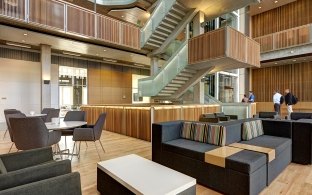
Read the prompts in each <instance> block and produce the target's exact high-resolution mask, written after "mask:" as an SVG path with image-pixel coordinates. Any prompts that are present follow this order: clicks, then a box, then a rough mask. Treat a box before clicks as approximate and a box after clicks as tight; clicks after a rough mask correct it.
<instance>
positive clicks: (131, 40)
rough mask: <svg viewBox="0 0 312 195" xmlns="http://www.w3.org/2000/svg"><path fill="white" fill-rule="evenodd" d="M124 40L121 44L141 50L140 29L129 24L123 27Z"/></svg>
mask: <svg viewBox="0 0 312 195" xmlns="http://www.w3.org/2000/svg"><path fill="white" fill-rule="evenodd" d="M120 30H121V32H122V35H121V37H122V39H121V42H120V44H121V45H125V46H131V47H133V48H137V49H139V48H140V45H139V43H140V33H141V32H140V29H139V28H137V27H135V26H133V25H129V24H123V25H121V29H120Z"/></svg>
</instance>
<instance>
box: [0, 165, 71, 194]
mask: <svg viewBox="0 0 312 195" xmlns="http://www.w3.org/2000/svg"><path fill="white" fill-rule="evenodd" d="M70 172H71V162H70V160H63V161H54V162H49V163H45V164H41V165H37V166H32V167H28V168H25V169H19V170H17V171H12V172H8V173H4V174H0V181H1V182H0V190H5V189H8V188H13V187H16V186H20V185H24V184H28V183H32V182H36V181H40V180H43V179H47V178H51V177H56V176H59V175H64V174H67V173H70Z"/></svg>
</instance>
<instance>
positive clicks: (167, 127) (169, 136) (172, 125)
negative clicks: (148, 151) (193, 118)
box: [152, 121, 183, 163]
mask: <svg viewBox="0 0 312 195" xmlns="http://www.w3.org/2000/svg"><path fill="white" fill-rule="evenodd" d="M182 125H183V121H173V122H164V123H153V125H152V160H153V161H155V162H158V163H160V161H161V151H162V143H163V142H167V141H170V140H175V139H179V138H180V132H181V128H182Z"/></svg>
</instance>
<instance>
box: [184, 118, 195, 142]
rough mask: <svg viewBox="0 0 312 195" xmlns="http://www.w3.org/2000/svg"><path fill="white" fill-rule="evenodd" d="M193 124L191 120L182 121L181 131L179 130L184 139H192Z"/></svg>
mask: <svg viewBox="0 0 312 195" xmlns="http://www.w3.org/2000/svg"><path fill="white" fill-rule="evenodd" d="M194 132H195V130H194V125H193V123H192V122H184V123H183V127H182V131H181V137H182V138H185V139H190V140H194Z"/></svg>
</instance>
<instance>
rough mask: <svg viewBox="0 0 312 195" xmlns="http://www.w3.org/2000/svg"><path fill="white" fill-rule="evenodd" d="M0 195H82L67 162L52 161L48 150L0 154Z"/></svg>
mask: <svg viewBox="0 0 312 195" xmlns="http://www.w3.org/2000/svg"><path fill="white" fill-rule="evenodd" d="M0 160H1V161H0V164H1V165H0V170H1V173H0V181H1V182H0V195H4V194H19V195H20V194H21V195H23V194H29V195H30V194H31V195H37V194H38V195H39V194H46V195H52V194H68V195H70V194H73V195H74V194H78V195H79V194H81V185H80V175H79V173H78V172H76V173H72V172H71V162H70V160H63V161H54V160H53V155H52V149H51V148H39V149H34V150H27V151H22V152H17V153H10V154H4V155H0Z"/></svg>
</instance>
